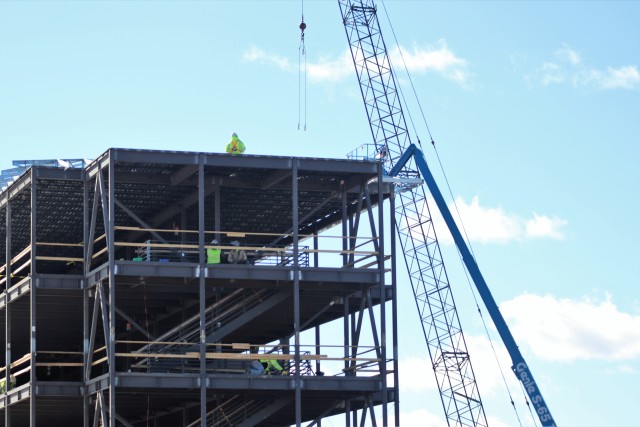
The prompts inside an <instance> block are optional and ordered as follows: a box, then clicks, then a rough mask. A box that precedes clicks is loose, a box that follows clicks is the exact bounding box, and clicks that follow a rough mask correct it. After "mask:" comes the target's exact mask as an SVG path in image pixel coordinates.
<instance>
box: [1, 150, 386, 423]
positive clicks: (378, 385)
mask: <svg viewBox="0 0 640 427" xmlns="http://www.w3.org/2000/svg"><path fill="white" fill-rule="evenodd" d="M392 187H393V186H392V185H389V184H386V183H385V179H383V170H382V165H381V163H380V162H375V161H367V160H336V159H318V158H295V157H275V156H249V155H243V156H228V155H223V154H213V153H194V152H174V151H147V150H129V149H110V150H108V151H106V152H105V153H104V154H102V155H101V156H100V157H99V158H97V159H96V160H94V161H93V162H91V163H90V164H88V165H87V166H86V167H80V168H75V167H68V168H61V167H47V166H41V165H34V166H32V167H30V168H29V169H28V170H27V171H26V172H24V173H23V174H22V175H20V177H19V178H17V179H16V180H15V181H14V182H12V183H11V184H9V185H8V186H7V187H6V188H5V189H4V190H3V191H2V193H0V230H1V233H2V239H3V240H4V242H5V244H4V245H2V248H1V249H0V254H1V255H0V265H1V267H0V274H1V276H0V279H1V280H0V283H2V290H3V293H2V295H1V297H0V310H1V312H0V313H1V315H0V319H1V320H2V322H4V327H3V328H1V330H2V334H3V339H2V341H1V342H3V343H4V349H5V351H4V352H3V353H2V356H0V357H1V358H2V360H1V361H0V366H1V368H0V377H1V378H2V380H1V381H0V386H1V388H0V392H1V394H0V411H1V412H0V415H1V417H0V423H2V425H5V426H47V427H55V426H60V427H62V426H64V427H68V426H85V427H88V426H99V425H102V426H109V427H115V426H172V427H174V426H182V427H187V426H254V425H260V426H286V425H291V424H298V425H300V424H302V423H304V424H305V425H321V423H322V419H323V418H326V417H328V416H333V415H340V414H341V415H340V416H341V417H343V418H342V419H343V420H344V423H345V425H365V424H367V425H383V424H385V423H386V422H387V419H392V417H393V415H394V414H392V412H393V411H397V408H398V405H397V397H398V394H397V384H398V382H397V373H398V370H397V354H395V353H397V338H396V337H397V333H396V332H397V321H396V317H397V316H396V307H395V295H396V293H395V262H394V257H393V254H394V251H395V248H394V240H395V239H394V238H393V236H394V229H395V223H394V205H393V204H394V203H393V200H394V197H393V188H392ZM335 230H338V231H337V232H334V231H335ZM385 235H386V236H387V237H389V236H390V237H391V238H390V239H388V240H389V243H388V244H385ZM218 250H220V251H221V257H220V262H219V263H218V262H217V259H213V258H210V257H209V256H208V253H212V254H213V253H215V252H216V251H218ZM234 250H240V251H244V252H245V253H246V255H247V261H246V263H228V262H226V261H227V254H228V253H229V252H230V251H234ZM256 366H257V368H256ZM274 367H275V368H274ZM397 415H398V414H397V413H396V414H395V416H396V417H397ZM396 419H397V418H396ZM376 420H377V421H376Z"/></svg>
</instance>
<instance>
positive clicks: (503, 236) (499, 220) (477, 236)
mask: <svg viewBox="0 0 640 427" xmlns="http://www.w3.org/2000/svg"><path fill="white" fill-rule="evenodd" d="M429 206H435V204H434V202H433V200H430V202H429ZM449 210H450V211H451V213H452V215H454V218H456V223H457V224H458V227H459V228H460V231H461V232H462V233H463V234H464V233H465V232H466V234H467V236H468V238H469V239H470V240H471V241H472V242H482V243H490V242H498V243H507V242H509V241H512V240H522V239H534V238H536V239H539V238H551V239H556V240H561V239H564V238H565V235H564V233H563V228H564V227H565V226H566V225H567V224H568V222H567V221H566V220H563V219H561V218H558V217H556V216H553V217H550V216H546V215H539V214H537V213H535V212H534V213H533V217H532V218H522V217H519V216H518V215H515V214H510V213H507V212H505V211H504V210H503V209H502V208H500V207H498V208H494V207H486V206H481V205H480V199H479V197H478V196H474V197H473V199H472V200H471V203H467V202H466V201H465V200H464V199H463V198H461V197H457V198H456V200H455V205H454V204H449ZM431 212H432V213H434V218H433V219H434V224H435V227H436V231H437V233H438V239H439V240H440V242H441V243H452V242H453V238H452V237H451V234H450V233H449V230H448V229H447V227H446V225H445V223H444V220H443V219H442V217H440V214H439V213H437V209H432V210H431ZM456 212H459V213H460V216H461V217H462V221H463V223H464V229H463V228H462V227H461V226H460V223H459V220H458V218H457V215H456Z"/></svg>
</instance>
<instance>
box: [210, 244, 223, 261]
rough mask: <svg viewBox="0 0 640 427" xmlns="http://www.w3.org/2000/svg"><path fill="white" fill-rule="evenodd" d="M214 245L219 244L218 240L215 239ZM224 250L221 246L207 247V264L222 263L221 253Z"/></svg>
mask: <svg viewBox="0 0 640 427" xmlns="http://www.w3.org/2000/svg"><path fill="white" fill-rule="evenodd" d="M211 244H212V245H217V244H218V241H217V240H216V239H213V240H212V241H211ZM221 253H222V251H221V250H220V248H207V264H220V254H221Z"/></svg>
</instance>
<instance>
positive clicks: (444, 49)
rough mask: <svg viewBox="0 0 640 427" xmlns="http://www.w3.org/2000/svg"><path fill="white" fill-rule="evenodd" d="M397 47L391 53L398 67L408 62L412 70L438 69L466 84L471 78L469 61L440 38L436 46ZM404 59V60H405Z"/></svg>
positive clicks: (407, 64) (442, 73)
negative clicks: (457, 54)
mask: <svg viewBox="0 0 640 427" xmlns="http://www.w3.org/2000/svg"><path fill="white" fill-rule="evenodd" d="M400 49H401V48H398V47H396V48H395V49H393V50H392V51H391V53H390V57H391V63H392V64H393V66H394V67H396V71H397V70H398V69H399V68H398V67H400V66H403V64H406V67H407V69H408V70H409V71H410V72H427V71H437V72H438V73H440V74H441V75H443V76H444V77H446V78H448V79H451V80H454V81H455V82H457V83H459V84H462V85H465V84H466V83H467V82H468V80H469V71H468V65H467V61H466V60H465V59H462V58H460V57H458V56H456V54H455V53H453V51H452V50H451V49H449V46H447V42H446V41H445V40H443V39H440V40H438V42H437V43H436V44H435V45H434V46H428V47H426V48H425V47H419V46H413V48H412V49H411V50H408V49H404V48H402V55H401V54H400ZM403 59H404V61H403Z"/></svg>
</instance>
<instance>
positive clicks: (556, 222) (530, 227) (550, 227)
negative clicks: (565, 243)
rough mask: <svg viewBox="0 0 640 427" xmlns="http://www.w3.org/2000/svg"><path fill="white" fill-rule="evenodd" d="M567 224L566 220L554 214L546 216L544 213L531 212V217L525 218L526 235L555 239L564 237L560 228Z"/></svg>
mask: <svg viewBox="0 0 640 427" xmlns="http://www.w3.org/2000/svg"><path fill="white" fill-rule="evenodd" d="M565 225H567V221H566V220H564V219H560V218H558V217H556V216H554V217H548V216H546V215H538V214H537V213H535V212H534V213H533V219H530V220H527V221H526V223H525V236H526V237H532V238H536V237H550V238H552V239H556V240H562V239H564V237H565V236H564V234H562V233H561V232H560V230H561V229H562V228H563V227H564V226H565Z"/></svg>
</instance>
